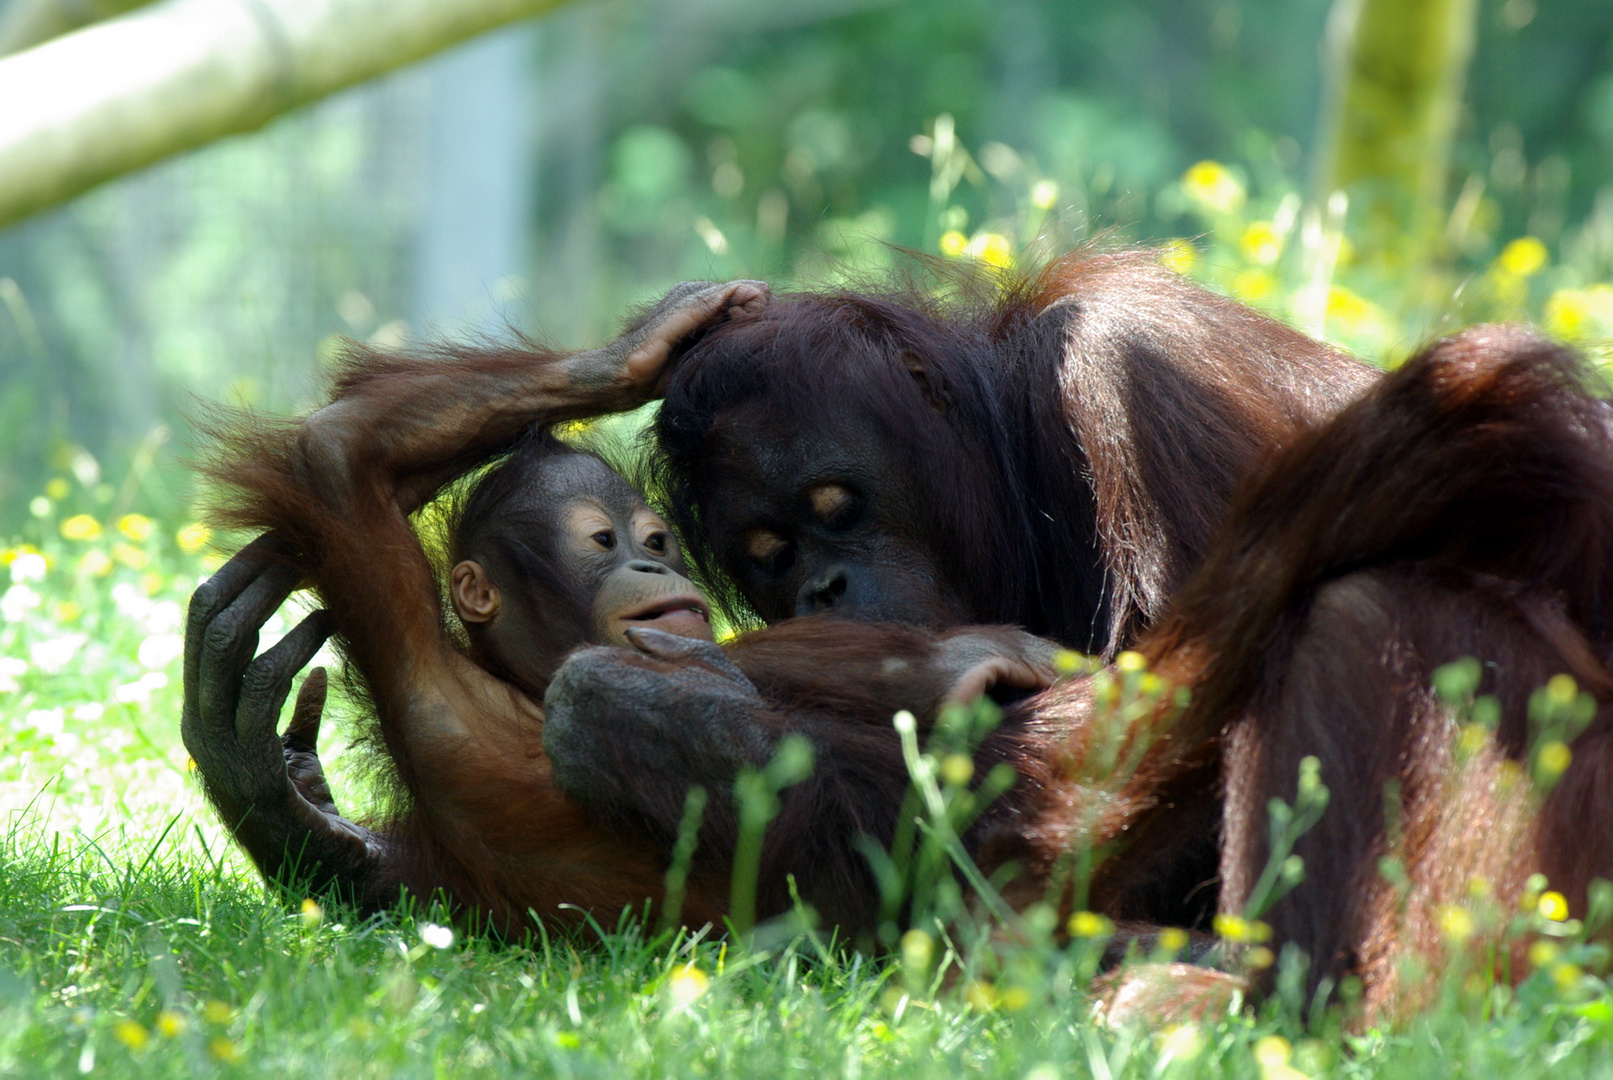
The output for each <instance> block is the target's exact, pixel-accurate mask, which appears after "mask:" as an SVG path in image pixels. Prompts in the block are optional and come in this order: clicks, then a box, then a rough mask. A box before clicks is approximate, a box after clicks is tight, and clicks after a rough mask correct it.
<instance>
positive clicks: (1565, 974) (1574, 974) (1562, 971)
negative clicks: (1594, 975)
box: [1551, 962, 1585, 990]
mask: <svg viewBox="0 0 1613 1080" xmlns="http://www.w3.org/2000/svg"><path fill="white" fill-rule="evenodd" d="M1584 974H1585V973H1584V972H1583V971H1581V970H1580V969H1579V965H1578V964H1570V963H1566V962H1565V963H1561V964H1556V965H1553V967H1552V969H1551V981H1552V982H1554V983H1556V984H1557V989H1559V990H1572V989H1573V988H1574V987H1576V986H1578V985H1579V980H1580V979H1581V978H1582V977H1583V976H1584Z"/></svg>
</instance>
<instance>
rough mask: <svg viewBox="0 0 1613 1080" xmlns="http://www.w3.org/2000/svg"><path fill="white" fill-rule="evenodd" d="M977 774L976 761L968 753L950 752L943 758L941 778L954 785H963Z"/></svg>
mask: <svg viewBox="0 0 1613 1080" xmlns="http://www.w3.org/2000/svg"><path fill="white" fill-rule="evenodd" d="M974 774H975V763H974V762H973V761H972V760H970V758H969V755H968V754H948V755H947V756H946V757H944V758H942V759H941V779H942V780H945V781H946V782H947V783H948V784H951V785H952V786H953V787H962V786H963V785H965V784H967V783H968V782H969V778H970V777H972V776H974Z"/></svg>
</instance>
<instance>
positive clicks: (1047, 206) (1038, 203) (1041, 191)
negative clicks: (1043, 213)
mask: <svg viewBox="0 0 1613 1080" xmlns="http://www.w3.org/2000/svg"><path fill="white" fill-rule="evenodd" d="M1058 199H1059V186H1058V184H1056V183H1054V182H1053V181H1051V180H1038V181H1036V183H1034V184H1032V185H1031V205H1032V206H1034V207H1036V209H1038V210H1051V209H1053V204H1054V203H1056V202H1058Z"/></svg>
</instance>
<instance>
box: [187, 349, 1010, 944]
mask: <svg viewBox="0 0 1613 1080" xmlns="http://www.w3.org/2000/svg"><path fill="white" fill-rule="evenodd" d="M468 356H469V358H468V359H467V360H466V361H465V362H463V363H459V362H456V363H454V364H452V365H446V366H445V365H443V364H441V363H439V362H438V361H437V360H436V359H434V358H433V359H425V360H422V359H410V358H394V357H383V356H378V355H374V354H368V353H360V354H358V355H357V356H356V357H355V358H354V359H353V361H352V363H351V365H350V367H349V368H348V369H347V370H346V371H345V372H344V374H343V376H342V377H341V378H340V380H339V381H338V383H337V390H336V395H335V402H336V405H335V406H333V407H332V408H330V409H327V410H324V411H322V412H320V413H318V414H316V415H315V417H314V418H313V419H311V420H310V421H307V422H304V423H301V424H270V423H258V424H256V425H251V424H248V423H246V422H244V421H243V422H238V423H237V424H236V425H235V426H233V427H221V429H220V431H219V432H218V440H219V443H220V446H221V452H220V454H219V456H218V457H217V459H216V460H215V462H214V463H213V464H212V466H211V467H210V471H211V472H212V474H213V475H214V476H215V477H216V478H217V479H219V480H220V481H221V482H223V483H225V484H227V485H229V486H230V488H231V489H232V490H233V491H234V493H235V494H234V496H233V498H232V499H231V501H230V502H229V504H228V505H227V506H226V507H225V508H224V510H222V511H221V515H220V516H221V518H222V519H223V520H225V521H227V522H228V523H229V524H232V525H235V526H237V527H251V528H261V529H273V530H278V531H279V532H280V533H281V534H282V535H283V536H284V537H285V538H286V539H287V540H288V541H289V542H290V543H291V545H292V546H293V547H294V548H295V549H296V550H297V551H298V553H299V560H300V564H301V565H302V566H304V567H305V568H306V570H307V572H308V573H309V574H310V575H311V577H312V579H313V582H314V584H315V587H316V588H317V591H318V593H319V597H320V599H321V601H322V602H323V604H324V605H325V606H326V607H327V608H328V609H329V610H330V612H331V614H332V616H333V619H334V626H335V631H336V634H337V636H338V638H339V640H340V641H341V642H342V644H343V646H344V648H345V651H346V653H347V655H348V657H349V659H350V660H351V663H352V668H353V670H354V671H355V672H357V673H358V675H359V676H360V677H361V678H362V680H363V687H364V689H365V690H366V691H367V693H368V696H369V697H370V699H371V701H372V702H373V705H374V710H375V713H376V717H377V720H378V726H379V731H380V734H381V737H382V739H383V740H384V743H385V747H386V752H387V759H388V760H389V761H390V763H391V764H392V765H393V766H394V767H395V769H396V773H397V780H398V783H397V785H396V788H397V790H396V792H395V802H396V804H397V805H396V808H395V810H394V812H393V814H392V816H391V817H390V819H389V820H387V821H385V822H383V823H381V826H380V830H381V831H382V832H383V833H384V835H385V836H386V838H387V839H388V841H389V843H388V845H387V849H388V851H389V857H390V858H391V859H392V865H390V866H388V867H387V868H386V870H385V873H384V874H382V875H381V876H380V878H379V879H378V880H375V881H373V882H372V883H371V885H370V886H369V887H368V889H367V895H365V896H363V897H362V898H361V899H363V900H364V901H365V902H366V903H368V904H381V903H385V902H388V901H390V900H392V899H395V898H396V894H397V890H398V889H399V888H402V889H404V890H407V891H409V892H412V893H415V894H417V895H430V894H433V893H435V892H436V891H438V890H441V891H442V892H444V893H446V895H447V896H448V897H449V898H450V899H451V900H452V901H453V902H454V903H455V904H456V905H457V906H459V907H460V908H461V909H463V910H467V911H470V912H474V913H477V914H478V915H480V916H482V917H483V918H485V919H486V920H487V922H488V923H490V925H492V926H493V927H495V928H497V929H500V930H503V931H514V930H516V929H518V928H519V927H521V926H523V925H524V924H526V922H527V913H528V912H535V913H537V915H538V916H539V917H540V918H542V919H544V920H546V921H549V922H552V923H554V924H557V925H567V924H576V923H578V922H580V921H581V920H582V919H583V918H584V917H585V915H586V914H588V913H593V914H595V915H597V916H601V917H604V918H607V919H609V918H614V916H615V914H616V913H618V912H619V911H621V910H622V909H623V908H634V909H642V908H643V907H644V905H645V904H646V903H647V902H655V901H658V900H659V898H660V893H661V887H662V881H663V874H664V871H665V869H666V847H667V842H668V841H669V839H670V836H671V835H674V834H675V831H676V827H677V824H678V821H679V819H680V817H681V814H682V810H683V800H684V788H685V787H686V786H687V785H686V784H684V783H681V782H680V783H677V784H675V785H671V784H669V785H667V786H665V787H664V788H662V787H656V786H651V785H648V784H646V787H645V790H644V791H643V792H642V793H641V798H640V800H639V801H640V808H639V812H638V813H637V814H635V815H633V816H632V817H631V818H628V817H624V816H622V815H614V816H613V815H612V814H611V812H610V811H609V809H608V808H599V807H589V806H585V805H584V804H583V803H581V802H578V801H576V800H574V799H572V798H571V797H569V796H567V795H566V794H565V793H563V792H562V791H560V790H559V788H558V787H556V786H555V784H554V783H553V781H552V780H551V777H550V765H549V761H548V758H547V757H546V755H545V753H544V749H543V725H544V717H543V711H542V708H541V705H540V704H539V703H538V702H536V701H534V700H533V699H532V698H530V697H528V696H527V695H526V694H524V693H523V692H522V691H521V690H520V689H518V688H517V687H515V686H513V685H511V684H508V683H504V682H501V681H500V680H498V679H496V678H494V677H492V676H491V675H489V674H487V673H486V672H484V671H481V670H480V669H478V668H476V667H475V666H474V665H472V664H470V663H469V661H467V660H466V659H465V658H464V657H463V656H462V655H460V654H459V653H458V652H457V651H456V649H455V646H454V644H453V638H452V637H451V636H450V635H448V634H447V633H446V631H445V628H444V619H445V615H444V612H443V610H442V607H441V601H440V591H439V587H438V583H437V582H436V580H435V579H434V577H433V574H432V570H431V567H430V565H429V564H428V561H427V559H426V556H425V554H424V552H423V551H422V549H421V546H420V543H419V540H418V539H417V537H416V536H415V534H414V532H413V530H412V528H411V527H410V525H409V522H408V519H407V517H406V516H405V515H406V513H407V512H408V511H410V510H412V509H413V508H414V507H415V506H417V505H418V504H419V503H420V502H421V501H422V500H424V499H425V498H427V497H428V496H429V495H430V494H431V493H432V492H433V491H435V489H436V488H437V486H439V485H440V484H441V483H442V482H443V481H445V480H447V479H449V478H450V477H451V476H452V475H453V473H454V470H464V469H465V468H468V467H470V466H472V465H474V464H477V463H479V462H481V461H483V460H485V459H486V458H487V457H488V456H489V455H490V454H494V453H497V452H499V451H500V450H502V449H504V448H506V447H507V446H508V445H509V444H510V443H511V442H512V441H514V440H515V439H516V438H518V437H519V435H520V432H521V430H522V427H523V424H518V423H516V422H515V420H514V419H512V418H503V419H500V420H496V421H492V422H488V421H486V420H484V418H482V417H478V416H476V415H474V413H473V412H470V411H469V410H463V409H458V408H455V407H454V406H457V405H459V404H461V402H458V401H447V400H445V399H444V397H443V395H444V393H446V392H447V390H446V389H445V388H444V387H443V385H442V383H443V380H444V379H447V380H449V381H450V382H451V383H452V385H453V387H454V391H453V392H454V393H455V394H456V395H457V396H459V397H464V398H465V399H466V401H469V400H470V399H473V398H476V397H477V396H478V395H483V396H484V397H485V399H487V400H496V399H499V398H500V396H501V394H500V386H501V384H504V383H509V384H511V386H512V392H513V389H514V388H516V387H518V386H519V385H524V384H526V383H529V382H531V381H532V380H533V378H534V375H533V373H534V372H538V373H539V374H540V375H541V373H542V372H543V370H544V369H545V368H546V367H548V366H552V365H553V363H554V362H555V361H556V359H557V358H556V357H553V356H549V355H545V354H539V353H510V354H497V355H489V354H483V353H477V352H471V353H469V354H468ZM549 392H550V393H553V391H549ZM437 408H442V409H443V411H444V413H445V418H444V419H441V420H436V419H433V417H432V416H431V410H433V409H437ZM557 414H558V415H564V412H563V410H562V409H559V408H554V409H550V408H548V407H544V408H543V409H541V410H539V413H538V415H536V416H534V415H524V416H522V417H521V418H520V419H521V420H522V421H523V423H524V422H530V421H531V420H533V419H548V418H550V417H552V416H554V415H557ZM456 416H457V417H460V418H459V419H456ZM456 424H458V425H464V429H465V430H464V431H460V430H458V429H457V428H456V427H455V425H456ZM428 444H434V445H438V446H444V447H450V448H452V450H453V452H452V453H448V454H442V453H440V452H438V454H436V455H434V454H433V453H430V452H427V451H426V450H423V449H422V447H424V446H426V445H428ZM972 632H973V633H977V634H989V633H990V631H989V630H975V631H972ZM936 643H937V637H936V635H934V634H930V633H927V632H924V631H919V630H913V629H906V628H902V627H895V626H876V625H849V626H848V625H846V624H844V623H830V622H825V621H824V620H814V619H806V620H800V621H798V622H796V623H794V624H791V625H788V626H781V627H779V628H777V629H776V630H773V631H764V632H759V633H757V634H753V635H749V636H747V637H745V638H744V639H742V640H741V641H739V642H738V643H736V644H735V645H734V646H733V647H732V648H731V649H730V655H731V656H732V659H733V660H734V661H735V662H736V663H737V664H738V665H739V666H740V667H741V668H742V669H743V670H744V671H745V672H746V673H747V674H748V675H749V676H750V677H751V678H752V679H753V680H754V682H755V683H756V685H757V687H758V688H759V690H760V692H761V694H762V696H763V698H764V699H765V701H766V703H767V704H766V706H765V707H763V708H759V709H758V710H757V712H756V714H755V716H754V717H753V718H752V719H753V721H754V722H755V724H757V725H758V726H759V727H761V728H762V729H764V730H767V731H769V732H771V733H773V734H774V735H782V734H784V733H786V732H792V731H794V732H801V733H803V734H806V735H808V736H809V737H811V738H813V739H814V741H815V742H817V743H818V744H819V746H820V755H821V756H822V759H823V765H824V767H822V768H820V769H819V770H818V772H817V773H816V774H815V776H814V777H813V779H812V780H810V781H808V782H807V783H805V784H802V785H799V786H797V787H795V788H793V789H791V790H790V791H789V792H788V793H787V794H786V797H785V799H784V810H783V813H782V815H781V817H780V819H779V820H778V822H777V824H776V825H775V827H774V829H773V830H772V831H771V833H770V834H769V840H768V844H767V846H766V847H765V848H764V853H763V854H764V862H763V881H764V887H763V889H762V892H761V895H760V896H759V897H758V901H759V911H760V913H761V914H763V915H770V914H775V913H778V912H781V911H784V910H787V909H788V907H789V904H790V898H789V896H788V893H787V890H786V888H785V880H786V876H787V875H788V874H792V873H793V874H795V875H796V877H797V880H798V881H799V883H800V887H801V891H802V893H803V895H805V896H807V897H808V898H809V899H810V900H812V901H814V902H816V903H818V904H819V905H820V907H821V908H822V909H823V910H824V912H825V914H826V915H827V916H828V917H829V918H831V919H833V920H835V921H836V922H843V923H846V924H848V925H849V924H857V925H866V923H867V921H868V918H869V917H870V916H869V910H870V909H869V905H870V904H872V903H873V890H872V886H871V883H870V882H869V881H868V880H867V874H866V869H865V867H864V866H863V864H862V861H861V857H860V856H858V855H856V854H855V849H854V846H853V844H852V841H853V840H854V838H855V837H856V836H857V835H859V834H860V833H863V832H867V833H869V834H871V835H873V836H875V837H876V838H884V837H888V834H889V829H890V813H889V811H890V810H891V809H892V808H893V807H894V805H895V804H896V802H898V801H899V800H900V798H901V794H902V791H903V790H904V789H905V784H906V780H905V770H904V768H903V765H902V761H901V755H900V748H899V745H898V744H897V742H896V741H895V739H894V736H893V733H892V731H891V728H890V717H891V715H892V714H893V713H894V712H895V711H896V710H898V709H903V708H906V709H911V710H913V711H915V712H916V713H917V714H918V715H920V716H921V717H926V718H927V717H931V716H933V714H934V713H935V711H936V709H937V707H938V704H939V701H940V698H941V696H942V694H943V693H944V692H946V690H948V689H949V687H950V678H951V675H952V673H950V672H946V671H943V670H940V669H938V668H936V667H935V666H933V665H931V664H930V663H929V662H928V657H929V656H930V654H931V653H932V652H933V651H934V650H935V648H936ZM604 651H605V652H606V653H607V654H609V656H610V657H611V662H613V663H619V664H627V665H633V666H639V667H646V668H651V669H669V668H670V667H671V666H672V665H667V664H665V663H663V662H661V661H656V660H652V659H651V658H649V657H646V656H642V655H639V654H637V653H633V652H630V651H628V650H621V649H609V650H604ZM607 719H608V718H607ZM718 794H719V797H718V798H716V799H714V800H713V803H712V806H711V810H710V812H709V813H708V816H707V820H706V822H705V825H704V831H703V833H702V842H701V848H700V852H701V854H700V858H699V860H698V861H697V863H696V867H695V870H696V873H695V876H694V877H693V878H692V879H691V885H690V892H689V894H688V896H687V898H686V900H685V908H684V914H685V918H686V919H688V920H689V921H691V922H692V923H694V924H699V923H701V922H705V921H714V920H716V919H718V918H719V917H720V915H721V914H722V911H723V907H724V900H725V899H726V896H727V893H728V881H727V877H728V860H729V858H730V857H731V854H732V849H733V843H734V838H735V828H736V826H735V819H734V814H733V810H732V807H731V806H730V805H729V804H728V801H727V799H726V797H725V796H726V792H722V793H718ZM563 905H564V907H563Z"/></svg>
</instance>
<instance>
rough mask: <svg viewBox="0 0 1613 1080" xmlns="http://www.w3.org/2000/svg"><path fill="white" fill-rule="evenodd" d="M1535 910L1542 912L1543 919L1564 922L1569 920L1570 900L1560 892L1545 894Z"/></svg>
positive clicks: (1541, 895)
mask: <svg viewBox="0 0 1613 1080" xmlns="http://www.w3.org/2000/svg"><path fill="white" fill-rule="evenodd" d="M1535 910H1536V911H1538V912H1540V914H1541V917H1542V918H1546V919H1550V920H1551V921H1552V922H1562V921H1563V920H1565V919H1567V918H1568V898H1567V897H1565V896H1563V894H1562V893H1560V892H1543V893H1541V894H1540V901H1539V902H1538V903H1537V904H1535Z"/></svg>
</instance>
